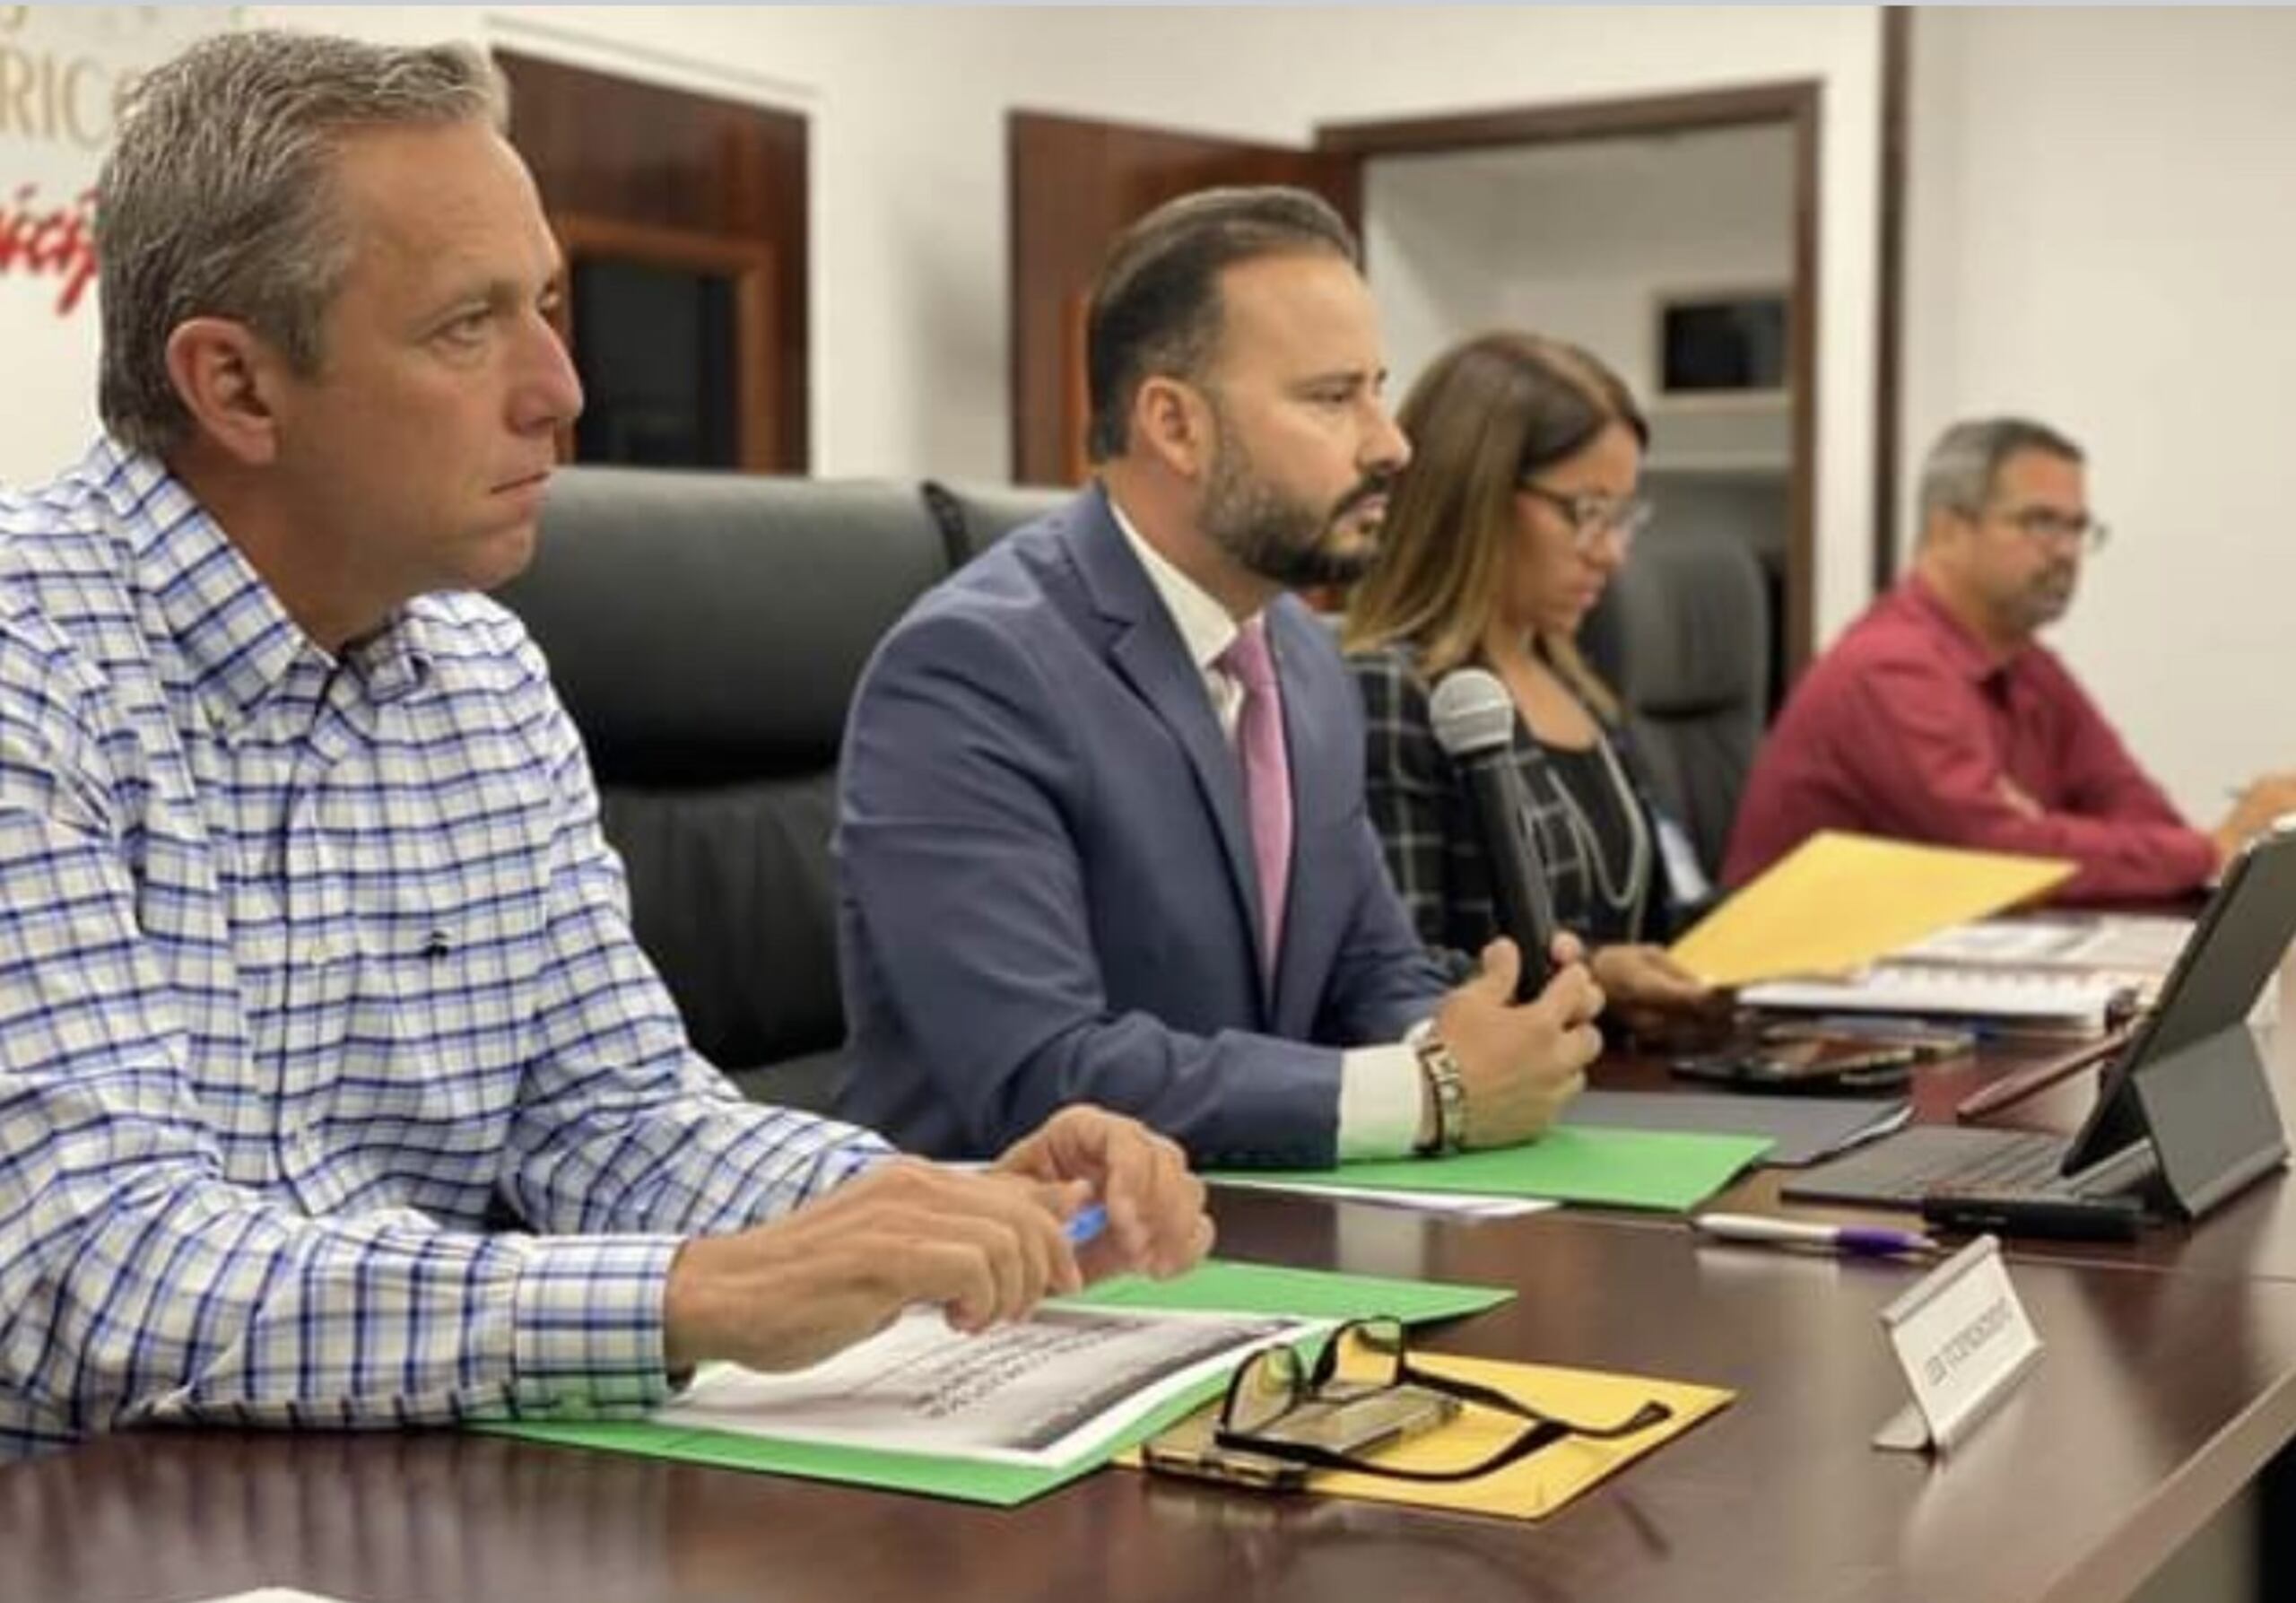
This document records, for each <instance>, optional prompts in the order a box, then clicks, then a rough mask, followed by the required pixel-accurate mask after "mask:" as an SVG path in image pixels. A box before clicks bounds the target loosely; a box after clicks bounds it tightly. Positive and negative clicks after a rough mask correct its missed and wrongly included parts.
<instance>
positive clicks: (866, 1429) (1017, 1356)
mask: <svg viewBox="0 0 2296 1603" xmlns="http://www.w3.org/2000/svg"><path fill="white" fill-rule="evenodd" d="M1328 1328H1329V1322H1328V1321H1326V1320H1294V1319H1273V1318H1260V1317H1255V1316H1245V1315H1230V1314H1203V1313H1179V1312H1171V1311H1149V1310H1144V1309H1117V1308H1076V1307H1065V1308H1050V1307H1047V1308H1039V1310H1038V1311H1036V1312H1035V1313H1034V1314H1033V1315H1031V1317H1030V1318H1029V1319H1027V1320H1022V1321H1021V1322H1019V1323H1016V1324H1011V1325H1003V1326H999V1327H998V1328H996V1329H993V1330H988V1331H986V1332H984V1333H982V1334H981V1335H978V1336H964V1335H961V1334H959V1333H958V1332H956V1331H953V1330H952V1329H949V1326H948V1322H947V1320H944V1318H943V1317H942V1314H941V1311H939V1310H938V1309H925V1308H918V1309H911V1310H909V1311H908V1312H907V1313H904V1314H903V1315H902V1316H901V1317H900V1319H898V1320H895V1321H894V1322H893V1323H892V1324H891V1326H890V1327H889V1328H887V1329H884V1330H883V1331H881V1332H880V1333H879V1334H877V1335H876V1336H874V1337H870V1338H869V1339H868V1340H867V1341H865V1342H862V1343H860V1344H859V1345H857V1346H852V1347H849V1348H848V1349H847V1350H846V1351H844V1352H842V1353H840V1354H839V1355H836V1356H835V1357H833V1358H830V1359H828V1360H826V1361H824V1362H823V1363H817V1364H815V1365H814V1366H813V1368H811V1369H807V1370H801V1371H799V1372H797V1373H796V1374H787V1375H772V1374H761V1373H759V1372H756V1371H754V1370H748V1369H744V1368H742V1367H741V1366H739V1365H738V1364H731V1363H726V1364H713V1365H710V1366H709V1367H707V1368H705V1369H704V1370H703V1371H702V1372H701V1373H700V1376H699V1377H698V1378H697V1379H696V1381H694V1383H693V1385H692V1386H691V1388H690V1389H689V1390H687V1391H686V1393H685V1394H684V1395H683V1397H680V1398H676V1399H675V1400H674V1401H673V1402H671V1403H670V1404H669V1405H668V1406H667V1407H664V1408H662V1409H660V1410H659V1411H658V1412H657V1413H656V1414H655V1416H654V1421H655V1423H656V1424H663V1425H669V1426H674V1427H687V1426H691V1427H692V1428H695V1429H709V1430H717V1431H734V1432H738V1433H742V1434H744V1435H752V1436H771V1437H775V1438H778V1439H781V1440H785V1441H796V1442H830V1443H834V1444H838V1445H841V1446H848V1447H859V1448H868V1449H872V1450H874V1451H883V1452H909V1453H928V1454H931V1455H934V1456H935V1457H939V1458H964V1459H983V1460H986V1461H988V1462H992V1463H999V1464H1024V1465H1032V1466H1036V1467H1039V1468H1057V1467H1059V1466H1062V1465H1065V1464H1069V1463H1072V1462H1074V1460H1075V1459H1078V1458H1079V1457H1081V1456H1083V1455H1084V1454H1086V1453H1089V1452H1091V1451H1095V1450H1097V1449H1100V1448H1102V1447H1104V1446H1106V1445H1107V1444H1108V1443H1109V1442H1111V1441H1112V1440H1114V1438H1116V1437H1117V1436H1118V1434H1120V1433H1122V1432H1123V1431H1124V1430H1125V1429H1126V1426H1128V1425H1130V1424H1133V1423H1135V1421H1137V1420H1139V1419H1141V1418H1143V1417H1144V1416H1146V1415H1148V1414H1149V1413H1151V1412H1152V1411H1153V1410H1154V1409H1155V1408H1156V1407H1159V1406H1160V1405H1161V1404H1162V1403H1164V1402H1165V1401H1167V1400H1168V1399H1170V1398H1175V1397H1178V1396H1179V1395H1180V1394H1182V1393H1183V1392H1186V1391H1187V1390H1191V1389H1192V1388H1194V1387H1196V1385H1197V1384H1198V1383H1199V1382H1201V1381H1205V1380H1208V1379H1211V1378H1213V1377H1214V1376H1218V1375H1222V1374H1225V1373H1227V1372H1229V1371H1231V1370H1232V1369H1234V1367H1235V1366H1236V1364H1237V1363H1239V1362H1240V1361H1241V1360H1242V1359H1243V1358H1244V1356H1245V1355H1248V1354H1250V1353H1254V1352H1257V1351H1258V1350H1259V1349H1260V1348H1262V1347H1265V1346H1274V1344H1276V1343H1278V1342H1292V1341H1299V1340H1301V1339H1303V1338H1305V1337H1309V1336H1312V1335H1314V1334H1316V1333H1317V1332H1318V1331H1319V1330H1323V1329H1328Z"/></svg>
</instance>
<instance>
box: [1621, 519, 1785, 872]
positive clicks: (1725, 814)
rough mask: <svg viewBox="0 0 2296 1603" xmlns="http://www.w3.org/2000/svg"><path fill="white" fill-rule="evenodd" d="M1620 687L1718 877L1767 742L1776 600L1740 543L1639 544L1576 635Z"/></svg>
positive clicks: (1683, 540) (1668, 539)
mask: <svg viewBox="0 0 2296 1603" xmlns="http://www.w3.org/2000/svg"><path fill="white" fill-rule="evenodd" d="M1580 644H1581V646H1582V647H1583V648H1584V649H1586V651H1587V656H1588V658H1590V660H1592V661H1593V663H1594V665H1595V666H1596V668H1597V669H1598V670H1600V671H1601V672H1602V673H1603V675H1605V678H1606V679H1608V680H1609V682H1610V683H1611V684H1613V686H1615V687H1616V689H1617V690H1618V693H1619V694H1620V695H1621V696H1622V697H1623V698H1624V700H1625V701H1626V704H1627V706H1628V708H1629V710H1630V712H1631V717H1632V720H1633V728H1634V734H1635V738H1636V744H1637V745H1638V746H1639V749H1640V751H1641V753H1642V756H1643V761H1644V763H1645V765H1646V767H1647V768H1648V771H1649V780H1650V785H1651V788H1652V789H1653V790H1654V791H1655V792H1656V793H1657V802H1658V804H1659V805H1660V806H1663V807H1665V808H1666V809H1667V811H1669V812H1671V813H1672V814H1673V815H1674V816H1675V818H1677V819H1679V820H1680V821H1681V822H1682V823H1683V827H1684V828H1685V829H1686V830H1687V831H1688V832H1689V833H1690V838H1691V843H1692V845H1693V846H1694V847H1695V848H1696V849H1697V850H1698V855H1699V860H1700V863H1701V864H1702V865H1703V866H1704V867H1705V868H1706V871H1707V874H1708V876H1709V878H1713V879H1716V880H1717V881H1718V880H1719V876H1720V872H1721V867H1722V855H1723V853H1724V851H1725V850H1726V849H1727V848H1728V846H1729V840H1730V824H1731V821H1732V820H1733V819H1734V818H1735V817H1736V815H1737V810H1738V796H1739V793H1740V792H1741V791H1742V790H1744V788H1745V782H1746V771H1747V770H1748V769H1749V768H1751V767H1752V764H1753V759H1754V749H1755V747H1756V746H1757V745H1760V744H1761V735H1762V728H1763V723H1764V719H1765V716H1766V712H1765V710H1766V708H1767V707H1768V705H1769V692H1770V602H1769V598H1768V593H1767V591H1766V590H1765V588H1764V586H1763V581H1762V573H1761V562H1760V561H1759V560H1758V559H1757V558H1756V557H1755V555H1754V554H1753V553H1752V551H1750V550H1749V549H1748V548H1747V547H1746V546H1745V545H1744V544H1742V543H1740V542H1738V541H1736V540H1731V539H1723V538H1716V537H1711V536H1694V535H1659V536H1651V537H1649V538H1647V539H1645V540H1643V541H1642V542H1641V543H1640V544H1638V545H1636V546H1635V548H1634V555H1633V557H1632V559H1631V560H1630V561H1629V562H1628V563H1627V564H1626V566H1625V567H1624V568H1623V569H1622V570H1621V571H1620V572H1619V575H1618V577H1617V579H1615V580H1613V583H1612V585H1611V588H1610V590H1609V592H1608V593H1607V594H1606V595H1605V597H1603V602H1602V605H1600V606H1598V607H1597V608H1596V610H1595V612H1594V614H1591V615H1590V616H1589V617H1588V619H1587V623H1586V625H1585V627H1584V630H1583V632H1582V634H1581V638H1580Z"/></svg>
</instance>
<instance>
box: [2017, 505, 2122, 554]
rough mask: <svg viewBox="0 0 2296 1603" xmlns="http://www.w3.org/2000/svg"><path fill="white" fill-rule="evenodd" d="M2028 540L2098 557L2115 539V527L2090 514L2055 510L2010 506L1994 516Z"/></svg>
mask: <svg viewBox="0 0 2296 1603" xmlns="http://www.w3.org/2000/svg"><path fill="white" fill-rule="evenodd" d="M1994 516H1995V517H1996V518H2000V519H2001V521H2002V522H2004V523H2005V524H2007V525H2008V526H2009V527H2012V528H2013V529H2015V530H2016V531H2017V532H2018V533H2019V534H2021V535H2022V536H2025V538H2027V539H2028V540H2039V541H2044V542H2046V543H2048V544H2052V545H2063V544H2068V543H2069V544H2076V545H2078V546H2080V547H2081V549H2082V550H2083V551H2085V552H2088V553H2092V554H2094V553H2097V552H2100V551H2102V550H2103V549H2104V548H2105V542H2106V541H2108V540H2109V539H2111V538H2112V533H2113V531H2112V527H2111V526H2110V525H2109V524H2104V523H2100V522H2099V521H2098V520H2097V519H2095V518H2092V517H2090V516H2089V514H2088V513H2086V512H2072V513H2067V512H2060V511H2058V510H2057V509H2056V508H2055V507H2008V508H2005V509H2003V510H2000V511H1997V512H1996V513H1995V514H1994Z"/></svg>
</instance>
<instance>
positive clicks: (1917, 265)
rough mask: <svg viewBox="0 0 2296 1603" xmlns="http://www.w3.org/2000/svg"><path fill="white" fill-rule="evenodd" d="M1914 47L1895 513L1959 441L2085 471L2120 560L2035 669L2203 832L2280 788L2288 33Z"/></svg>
mask: <svg viewBox="0 0 2296 1603" xmlns="http://www.w3.org/2000/svg"><path fill="white" fill-rule="evenodd" d="M1914 38H1915V47H1916V49H1915V60H1914V66H1915V81H1914V94H1913V101H1912V113H1913V136H1914V144H1913V149H1912V158H1913V159H1912V177H1913V183H1912V186H1911V190H1910V194H1909V215H1908V223H1909V231H1910V237H1911V240H1912V243H1913V248H1912V250H1911V252H1910V253H1909V260H1908V280H1909V282H1908V302H1907V334H1908V339H1907V345H1906V357H1907V374H1906V377H1907V385H1906V391H1905V440H1904V450H1905V453H1906V456H1905V460H1906V463H1907V470H1906V471H1907V480H1906V484H1907V494H1908V498H1909V504H1910V496H1911V493H1912V486H1913V476H1914V475H1915V473H1916V472H1917V471H1918V463H1919V460H1920V453H1921V452H1922V451H1923V450H1925V449H1926V448H1927V446H1928V444H1929V442H1930V440H1932V439H1934V438H1935V434H1936V432H1937V431H1938V430H1939V429H1941V428H1942V427H1944V424H1945V423H1948V422H1950V421H1952V419H1953V418H1955V417H1958V416H1964V415H1970V414H1980V413H1990V412H1996V411H2019V412H2024V413H2029V414H2032V415H2034V416H2037V417H2039V418H2042V419H2044V420H2046V421H2048V422H2051V423H2056V424H2057V425H2058V426H2059V427H2061V428H2063V429H2065V430H2066V431H2068V432H2069V433H2071V434H2072V435H2073V437H2074V438H2075V439H2076V440H2080V441H2081V442H2082V443H2083V446H2084V447H2086V448H2087V449H2088V452H2089V466H2090V472H2089V480H2090V495H2091V498H2092V501H2094V503H2095V505H2096V507H2097V510H2099V511H2100V513H2101V514H2102V515H2103V516H2104V517H2105V518H2107V519H2109V521H2110V522H2111V523H2112V525H2113V528H2114V534H2113V541H2112V544H2111V545H2110V546H2109V549H2107V550H2106V551H2105V552H2104V553H2102V554H2101V555H2100V556H2099V557H2097V558H2095V559H2094V560H2093V561H2092V562H2091V564H2090V566H2089V568H2088V571H2087V572H2086V573H2085V574H2084V576H2083V585H2082V590H2081V595H2080V597H2079V599H2078V600H2077V601H2076V602H2075V604H2074V609H2073V612H2072V614H2071V615H2070V616H2069V617H2068V618H2067V620H2066V623H2064V624H2063V625H2061V626H2060V627H2059V628H2058V630H2057V632H2056V633H2055V636H2054V639H2053V643H2054V644H2055V645H2056V646H2057V649H2059V650H2060V651H2062V652H2063V653H2064V654H2065V655H2066V658H2068V660H2069V661H2070V662H2071V664H2072V666H2073V667H2074V671H2075V672H2076V673H2078V674H2079V675H2081V677H2082V678H2083V680H2084V681H2085V682H2086V683H2087V684H2088V685H2089V687H2090V689H2091V691H2092V693H2094V694H2095V695H2096V697H2097V699H2098V701H2100V704H2102V705H2103V706H2104V708H2105V709H2106V710H2107V711H2108V714H2109V716H2110V717H2111V718H2112V719H2114V720H2115V722H2116V723H2118V726H2119V727H2120V729H2121V732H2122V734H2123V735H2124V736H2126V739H2127V740H2128V743H2129V745H2130V746H2131V748H2132V749H2133V750H2134V751H2135V753H2136V754H2137V755H2138V757H2139V759H2140V760H2141V761H2143V762H2145V763H2146V764H2147V765H2148V766H2150V767H2151V768H2152V770H2153V771H2154V772H2155V773H2157V774H2158V775H2159V776H2160V777H2161V780H2162V781H2163V782H2164V783H2165V784H2167V785H2168V787H2169V788H2170V791H2171V792H2172V794H2173V795H2174V796H2175V797H2176V798H2177V799H2178V801H2179V804H2180V805H2182V806H2184V807H2185V808H2186V809H2187V812H2189V813H2191V814H2193V815H2196V816H2198V817H2201V818H2204V819H2205V820H2208V821H2210V822H2213V820H2214V819H2215V818H2216V817H2218V816H2219V815H2221V814H2222V811H2223V810H2224V806H2225V800H2224V796H2223V790H2224V788H2225V787H2226V786H2228V785H2231V784H2233V783H2236V782H2238V781H2239V780H2242V779H2243V778H2245V777H2246V776H2247V775H2248V773H2249V772H2251V771H2254V770H2257V769H2260V768H2263V767H2266V766H2276V767H2296V611H2292V602H2296V539H2292V537H2291V533H2292V531H2291V525H2292V522H2296V450H2292V442H2291V430H2292V424H2296V400H2292V396H2296V380H2292V379H2291V374H2292V373H2296V318H2292V317H2291V316H2290V315H2289V313H2288V305H2289V298H2290V293H2291V286H2292V285H2296V220H2292V213H2296V208H2292V206H2291V204H2290V202H2291V197H2292V188H2291V180H2290V176H2289V174H2290V169H2289V152H2291V151H2292V150H2296V91H2292V87H2291V86H2292V85H2296V13H2289V12H2285V11H2239V12H2232V11H2175V12H2170V11H2118V10H2114V11H2088V10H2083V11H2062V12H2060V11H2015V12H2012V11H1990V10H1985V11H1963V10H1923V11H1922V12H1920V13H1919V14H1918V17H1917V19H1916V22H1915V26H1914ZM1901 527H1905V528H1907V529H1908V530H1909V531H1910V529H1911V523H1910V513H1908V514H1907V517H1906V518H1905V520H1904V522H1903V523H1902V525H1901ZM1909 537H1910V534H1909Z"/></svg>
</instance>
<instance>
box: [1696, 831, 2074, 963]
mask: <svg viewBox="0 0 2296 1603" xmlns="http://www.w3.org/2000/svg"><path fill="white" fill-rule="evenodd" d="M2073 869H2074V865H2073V864H2071V863H2069V862H2066V861H2065V860H2064V859H2062V858H2026V857H2012V856H2009V855H2007V854H2005V853H2003V852H1994V851H1962V850H1960V849H1956V848H1953V847H1950V846H1916V845H1913V844H1910V843H1909V842H1907V841H1882V840H1876V839H1874V837H1872V836H1870V835H1850V834H1843V833H1841V832H1838V831H1834V830H1827V831H1824V832H1821V833H1819V834H1815V835H1813V836H1811V837H1810V838H1809V839H1808V840H1807V841H1803V842H1802V844H1801V845H1800V846H1798V847H1796V848H1795V849H1794V850H1793V851H1792V852H1790V853H1788V854H1787V856H1786V857H1785V858H1781V859H1780V860H1779V862H1777V863H1776V864H1774V865H1772V866H1771V867H1770V871H1769V872H1768V873H1766V874H1763V875H1762V876H1760V877H1759V878H1757V879H1755V880H1754V881H1753V882H1752V884H1748V885H1747V886H1745V887H1744V889H1743V890H1740V891H1738V892H1737V893H1735V894H1734V895H1732V896H1731V897H1730V899H1729V900H1728V901H1726V902H1724V903H1723V904H1722V905H1721V906H1720V907H1718V908H1717V909H1716V910H1714V911H1713V912H1712V913H1710V914H1709V915H1708V916H1707V917H1706V918H1704V919H1700V921H1699V924H1698V927H1697V928H1695V929H1692V931H1691V932H1690V933H1689V934H1688V935H1686V936H1684V937H1683V938H1682V939H1680V940H1678V941H1676V942H1675V943H1674V947H1673V949H1672V955H1673V957H1674V961H1675V962H1676V963H1681V964H1682V965H1683V967H1684V968H1686V969H1688V970H1689V971H1691V972H1692V973H1693V974H1696V975H1697V976H1698V977H1699V978H1700V979H1701V980H1705V981H1706V982H1707V983H1708V984H1709V985H1726V986H1737V985H1752V984H1755V983H1758V982H1759V981H1761V980H1783V979H1787V978H1788V977H1790V976H1800V975H1813V974H1841V973H1847V972H1848V971H1851V970H1854V969H1858V968H1862V967H1864V966H1865V964H1867V963H1873V962H1874V961H1875V960H1876V959H1877V958H1881V957H1885V956H1887V955H1888V954H1890V953H1892V952H1894V951H1896V950H1898V948H1900V947H1901V946H1907V945H1911V944H1912V943H1914V942H1915V941H1918V940H1920V939H1921V938H1922V937H1925V936H1930V935H1935V934H1936V933H1937V931H1939V930H1941V929H1944V928H1949V927H1951V926H1952V925H1955V924H1964V923H1967V922H1969V921H1970V919H1983V918H1987V917H1989V916H1991V915H1992V914H1994V913H1997V912H2000V911H2002V910H2004V909H2005V908H2010V907H2014V906H2015V905H2016V904H2017V903H2019V902H2025V901H2028V900H2030V899H2031V898H2032V897H2035V896H2038V895H2039V894H2040V893H2042V892H2044V891H2047V890H2048V889H2049V888H2050V887H2051V886H2053V885H2057V884H2061V883H2063V882H2064V881H2065V880H2066V878H2068V877H2069V876H2071V875H2072V873H2073Z"/></svg>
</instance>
